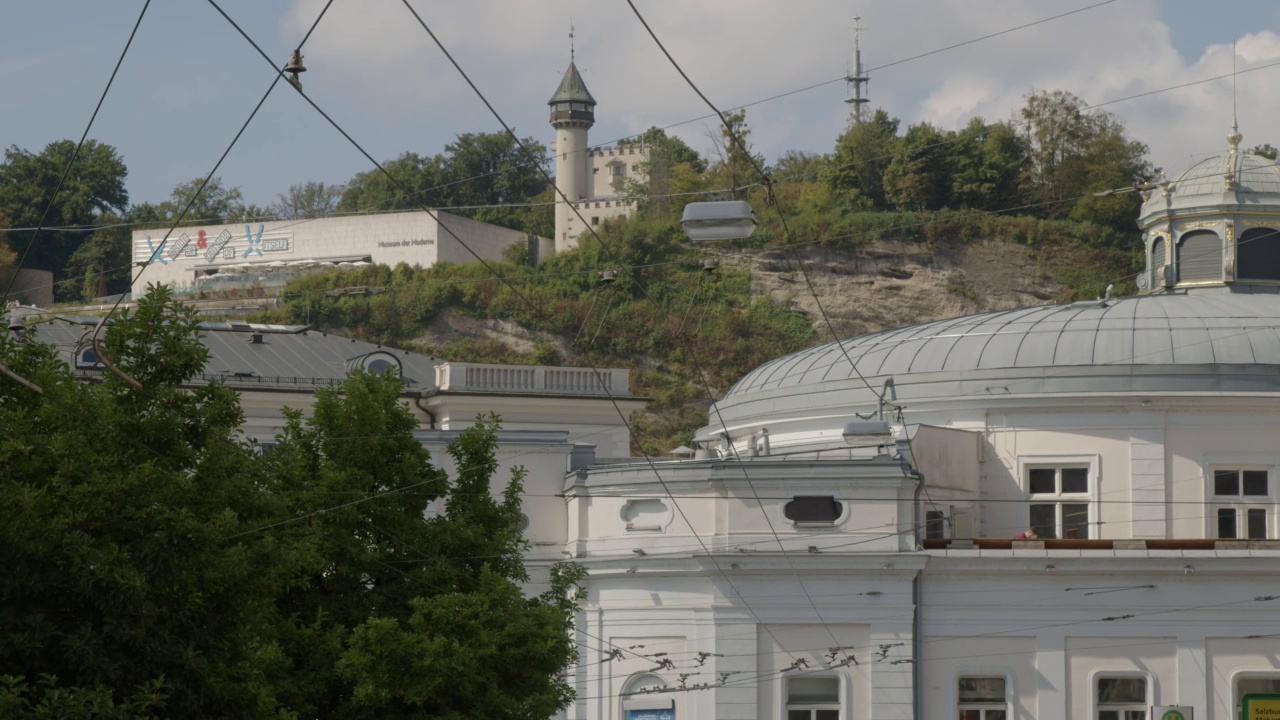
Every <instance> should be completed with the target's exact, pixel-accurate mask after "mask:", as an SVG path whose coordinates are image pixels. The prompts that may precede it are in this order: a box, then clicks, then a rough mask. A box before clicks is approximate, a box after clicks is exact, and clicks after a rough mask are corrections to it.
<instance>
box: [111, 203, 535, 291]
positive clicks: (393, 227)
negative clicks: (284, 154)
mask: <svg viewBox="0 0 1280 720" xmlns="http://www.w3.org/2000/svg"><path fill="white" fill-rule="evenodd" d="M437 215H438V216H439V217H440V220H441V222H442V223H444V224H445V226H446V227H447V228H448V229H450V230H453V232H454V233H455V234H456V235H457V236H458V238H459V239H460V240H461V241H462V242H465V243H466V244H467V245H468V246H470V247H471V248H472V249H473V250H475V251H476V252H477V253H478V254H479V255H480V256H481V257H483V258H485V259H487V260H497V259H499V258H500V257H501V255H502V251H503V250H504V249H505V248H506V247H508V246H510V245H513V244H516V243H526V242H527V241H528V240H527V238H528V236H527V235H525V234H524V233H521V232H519V231H516V230H511V229H508V228H502V227H498V226H496V225H490V224H488V223H482V222H477V221H475V220H471V219H468V218H463V217H459V216H456V215H451V214H449V213H445V212H437ZM224 231H226V232H227V233H229V235H230V239H229V240H228V241H227V242H226V244H225V245H224V246H223V247H222V252H221V253H220V254H218V255H217V256H216V257H214V258H212V259H209V258H206V253H207V252H209V251H210V250H211V249H212V248H213V246H214V245H215V243H217V239H218V238H219V237H220V236H222V233H223V232H224ZM202 232H203V233H204V236H203V241H204V243H205V245H206V247H205V248H204V249H200V248H199V247H198V244H199V243H200V242H201V233H202ZM259 232H261V236H260V237H259ZM164 234H165V229H154V230H135V231H134V232H133V260H134V262H135V263H136V262H146V261H147V260H148V259H149V258H151V257H152V256H153V255H154V254H155V248H158V247H159V246H160V244H161V242H162V239H163V238H164ZM184 234H185V235H186V236H187V237H188V239H189V242H188V243H187V244H186V245H185V246H183V250H182V252H181V253H180V254H179V255H178V256H177V257H170V255H171V254H172V252H173V251H174V250H175V249H176V248H177V247H179V245H180V243H181V237H182V236H183V235H184ZM163 242H165V247H164V249H163V250H162V251H161V252H160V254H159V255H158V256H156V259H155V260H154V261H153V262H151V263H150V264H149V265H148V266H147V268H146V270H145V271H143V273H142V275H141V277H140V278H139V280H138V282H136V283H135V284H134V288H133V291H134V293H135V294H139V293H141V292H142V291H144V290H145V288H146V286H147V284H148V283H164V284H170V285H174V286H177V287H187V286H191V285H193V284H194V282H195V276H196V269H197V268H200V269H202V270H210V269H215V270H216V269H217V268H219V267H225V266H227V265H236V264H243V263H251V264H254V265H263V266H265V265H266V264H267V263H270V262H274V261H283V262H286V263H287V262H293V261H296V260H337V259H344V258H345V259H351V258H360V257H365V256H367V257H369V258H370V261H371V262H373V263H377V264H385V265H389V266H395V265H397V264H398V263H406V264H408V265H417V266H421V267H424V268H425V267H430V266H432V265H433V264H435V263H436V262H439V261H448V262H458V263H461V262H473V261H474V260H475V258H474V256H472V255H471V253H469V252H467V250H466V249H465V248H464V247H463V246H462V244H461V243H460V242H458V241H456V240H454V239H453V237H451V236H450V235H449V233H448V232H446V231H445V230H443V229H441V228H440V227H439V226H438V225H437V223H436V221H435V220H434V219H432V218H431V216H430V215H429V214H427V213H426V212H422V211H409V212H398V213H386V214H381V215H355V216H347V217H330V218H318V219H314V220H271V221H265V222H251V223H234V224H230V225H206V226H187V227H181V228H177V229H175V230H174V231H173V233H172V234H170V236H169V239H168V240H167V241H163ZM259 251H261V252H259ZM261 272H262V274H265V273H267V272H268V270H267V268H265V267H263V268H261Z"/></svg>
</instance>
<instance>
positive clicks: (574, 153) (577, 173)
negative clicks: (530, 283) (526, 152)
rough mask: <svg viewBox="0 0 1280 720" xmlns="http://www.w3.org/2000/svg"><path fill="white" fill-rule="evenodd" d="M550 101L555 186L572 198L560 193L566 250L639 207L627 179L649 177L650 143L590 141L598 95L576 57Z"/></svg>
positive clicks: (560, 241)
mask: <svg viewBox="0 0 1280 720" xmlns="http://www.w3.org/2000/svg"><path fill="white" fill-rule="evenodd" d="M547 105H548V106H550V108H551V127H553V128H555V129H556V139H555V140H554V141H552V143H551V152H552V154H553V155H555V159H556V188H557V189H558V190H559V191H560V193H562V194H563V195H564V198H568V201H569V203H568V204H566V203H565V201H564V199H562V198H559V197H557V199H556V236H555V250H556V252H563V251H565V250H569V249H571V248H575V247H577V246H578V238H579V236H580V235H582V233H584V232H587V231H588V228H593V227H596V226H598V225H599V224H600V223H601V222H604V221H605V220H608V219H609V218H614V217H621V216H627V215H630V214H631V213H632V212H634V211H635V203H634V202H632V201H630V199H629V197H628V193H627V189H628V182H641V183H642V182H645V178H646V173H647V163H648V161H649V150H650V148H649V146H648V145H639V144H636V145H617V146H614V147H596V148H593V147H589V146H588V145H587V131H588V130H590V129H591V126H592V125H594V124H595V121H596V117H595V108H596V100H595V98H593V97H592V96H591V92H590V91H588V90H587V85H586V83H584V82H583V81H582V75H580V74H579V73H578V68H577V66H576V65H574V63H573V62H572V61H570V62H569V68H568V69H567V70H565V72H564V77H563V78H561V79H560V86H559V87H558V88H556V92H555V94H554V95H552V96H551V99H550V100H548V101H547Z"/></svg>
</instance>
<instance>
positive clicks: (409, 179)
mask: <svg viewBox="0 0 1280 720" xmlns="http://www.w3.org/2000/svg"><path fill="white" fill-rule="evenodd" d="M440 162H441V158H440V156H439V155H436V156H435V157H424V156H422V155H419V154H417V153H413V152H406V153H404V154H403V155H401V156H400V157H398V158H396V159H394V160H390V161H388V162H384V163H383V164H382V167H383V168H384V169H386V171H387V173H386V174H385V175H384V174H383V173H382V172H381V171H379V170H376V169H375V170H369V171H366V172H362V173H356V175H355V177H353V178H351V179H350V180H348V181H347V184H346V185H345V186H344V187H345V190H344V191H343V193H342V199H341V200H339V201H338V211H339V212H349V213H353V212H378V211H385V210H417V209H418V208H421V207H422V206H423V205H426V206H427V207H431V206H432V205H439V204H441V203H439V202H432V200H431V198H433V197H435V196H434V195H432V194H431V193H433V192H435V191H437V189H438V188H439V186H440V185H442V184H443V181H442V179H441V178H442V176H443V169H442V168H441V167H440ZM387 175H390V176H391V177H392V178H394V179H395V182H392V181H391V180H389V179H387ZM402 187H403V188H404V189H403V190H402V189H401V188H402Z"/></svg>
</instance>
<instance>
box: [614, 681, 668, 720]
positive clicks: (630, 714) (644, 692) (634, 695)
mask: <svg viewBox="0 0 1280 720" xmlns="http://www.w3.org/2000/svg"><path fill="white" fill-rule="evenodd" d="M666 685H667V683H666V681H665V680H663V679H662V678H660V677H658V676H657V675H654V674H653V673H641V674H640V675H633V676H631V677H630V678H629V679H628V680H627V682H626V684H624V685H623V686H622V693H621V695H620V697H621V699H622V717H623V718H624V720H631V719H632V718H644V717H650V716H661V713H663V712H666V713H668V714H673V713H671V711H672V710H674V709H675V707H676V701H675V696H674V695H673V694H672V692H671V691H670V690H667V689H666Z"/></svg>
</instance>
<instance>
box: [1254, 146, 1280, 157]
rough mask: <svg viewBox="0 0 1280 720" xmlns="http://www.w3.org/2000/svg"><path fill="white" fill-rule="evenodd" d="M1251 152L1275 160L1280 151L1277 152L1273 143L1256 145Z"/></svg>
mask: <svg viewBox="0 0 1280 720" xmlns="http://www.w3.org/2000/svg"><path fill="white" fill-rule="evenodd" d="M1249 152H1251V153H1253V154H1254V155H1260V156H1262V157H1264V158H1266V159H1268V160H1275V159H1276V157H1277V153H1278V152H1280V151H1277V150H1276V148H1275V146H1273V145H1272V144H1271V143H1262V144H1261V145H1254V146H1253V147H1251V148H1249Z"/></svg>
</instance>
